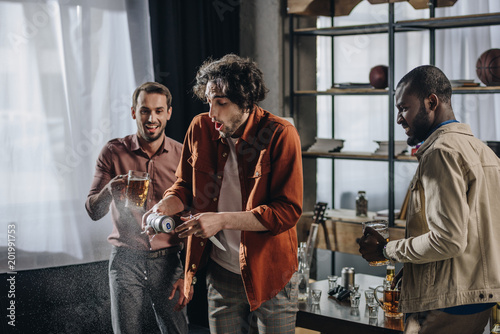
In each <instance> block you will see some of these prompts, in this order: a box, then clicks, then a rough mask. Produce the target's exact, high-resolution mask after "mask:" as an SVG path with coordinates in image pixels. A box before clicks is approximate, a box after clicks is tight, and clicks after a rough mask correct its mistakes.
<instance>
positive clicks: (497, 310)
mask: <svg viewBox="0 0 500 334" xmlns="http://www.w3.org/2000/svg"><path fill="white" fill-rule="evenodd" d="M490 333H491V334H500V303H497V304H496V305H495V306H493V309H492V311H491V331H490Z"/></svg>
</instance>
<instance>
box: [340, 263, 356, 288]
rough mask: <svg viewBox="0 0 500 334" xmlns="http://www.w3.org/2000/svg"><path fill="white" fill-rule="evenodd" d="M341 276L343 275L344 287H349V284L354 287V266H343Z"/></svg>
mask: <svg viewBox="0 0 500 334" xmlns="http://www.w3.org/2000/svg"><path fill="white" fill-rule="evenodd" d="M341 276H342V284H343V285H344V288H346V289H349V286H352V287H354V268H353V267H344V268H342V271H341ZM351 289H352V288H351Z"/></svg>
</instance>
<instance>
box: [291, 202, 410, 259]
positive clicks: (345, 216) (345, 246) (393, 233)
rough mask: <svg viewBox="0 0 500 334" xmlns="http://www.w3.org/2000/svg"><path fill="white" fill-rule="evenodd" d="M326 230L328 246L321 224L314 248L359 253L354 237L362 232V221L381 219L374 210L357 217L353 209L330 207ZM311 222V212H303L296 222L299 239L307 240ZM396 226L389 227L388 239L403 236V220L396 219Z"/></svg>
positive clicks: (326, 214)
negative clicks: (328, 245)
mask: <svg viewBox="0 0 500 334" xmlns="http://www.w3.org/2000/svg"><path fill="white" fill-rule="evenodd" d="M325 218H326V221H325V224H324V226H326V230H327V231H326V232H327V233H328V239H329V240H330V245H331V246H330V248H328V247H327V244H326V238H325V231H324V229H323V226H320V227H319V230H318V236H317V241H316V248H321V249H330V250H332V251H335V252H342V253H348V254H355V255H359V245H358V243H357V242H356V239H357V238H359V237H361V235H362V234H363V227H362V224H361V223H363V222H366V221H369V220H374V219H383V217H381V216H378V215H377V213H376V212H370V211H368V214H367V216H366V217H357V216H356V214H355V210H349V209H332V210H326V212H325ZM312 223H313V212H304V213H303V214H302V217H301V218H300V220H299V222H298V224H297V236H298V239H299V242H300V241H306V240H307V234H308V232H309V229H310V227H311V224H312ZM395 225H396V227H391V228H389V235H390V237H389V239H390V240H398V239H402V238H404V233H405V231H404V228H401V227H404V226H405V221H404V220H396V221H395Z"/></svg>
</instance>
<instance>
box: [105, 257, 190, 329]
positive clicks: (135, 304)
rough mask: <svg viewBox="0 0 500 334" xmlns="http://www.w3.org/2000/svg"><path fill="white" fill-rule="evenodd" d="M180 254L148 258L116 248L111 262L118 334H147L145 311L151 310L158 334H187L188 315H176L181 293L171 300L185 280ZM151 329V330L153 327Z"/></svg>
mask: <svg viewBox="0 0 500 334" xmlns="http://www.w3.org/2000/svg"><path fill="white" fill-rule="evenodd" d="M181 274H182V265H181V260H180V256H179V252H173V253H170V254H167V255H164V256H161V257H158V258H154V259H151V258H148V257H147V256H146V252H139V251H135V250H131V249H127V248H124V247H113V250H112V252H111V258H110V261H109V285H110V293H111V320H112V324H113V331H114V333H115V334H118V333H120V334H140V333H144V328H145V324H144V321H143V320H144V319H145V316H144V314H143V310H144V309H147V307H151V308H152V310H153V311H154V314H155V317H156V322H157V324H158V328H159V330H158V333H162V334H167V333H168V334H170V333H187V332H188V325H187V316H186V311H185V309H183V310H182V311H174V306H175V305H176V304H177V301H178V299H179V296H178V293H176V295H175V297H174V298H173V299H172V300H169V299H168V297H169V295H170V293H171V291H172V286H173V283H175V282H176V281H177V279H179V277H181ZM149 327H151V326H149Z"/></svg>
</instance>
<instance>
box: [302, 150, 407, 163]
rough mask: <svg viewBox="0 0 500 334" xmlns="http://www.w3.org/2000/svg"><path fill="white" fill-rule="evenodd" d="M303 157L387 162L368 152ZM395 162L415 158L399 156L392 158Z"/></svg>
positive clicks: (305, 153) (386, 157)
mask: <svg viewBox="0 0 500 334" xmlns="http://www.w3.org/2000/svg"><path fill="white" fill-rule="evenodd" d="M302 156H303V157H307V158H318V157H320V158H321V157H323V158H336V159H350V160H374V161H387V160H388V159H389V157H388V156H387V155H381V154H373V153H370V152H309V151H303V152H302ZM394 159H395V160H396V161H417V158H416V157H414V156H411V155H406V154H401V155H397V156H395V157H394Z"/></svg>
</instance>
